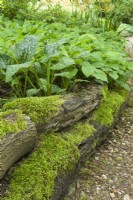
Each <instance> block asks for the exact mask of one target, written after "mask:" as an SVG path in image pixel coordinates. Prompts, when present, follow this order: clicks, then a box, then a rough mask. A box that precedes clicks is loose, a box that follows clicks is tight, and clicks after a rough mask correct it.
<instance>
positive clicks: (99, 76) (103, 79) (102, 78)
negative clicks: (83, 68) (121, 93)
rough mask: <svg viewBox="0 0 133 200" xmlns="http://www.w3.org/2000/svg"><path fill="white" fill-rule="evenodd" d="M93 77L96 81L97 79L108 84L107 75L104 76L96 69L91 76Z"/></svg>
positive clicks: (103, 73)
mask: <svg viewBox="0 0 133 200" xmlns="http://www.w3.org/2000/svg"><path fill="white" fill-rule="evenodd" d="M93 76H94V77H95V78H96V79H99V80H101V81H106V82H108V79H107V75H106V74H105V72H103V71H101V70H99V69H97V70H96V71H95V73H94V74H93Z"/></svg>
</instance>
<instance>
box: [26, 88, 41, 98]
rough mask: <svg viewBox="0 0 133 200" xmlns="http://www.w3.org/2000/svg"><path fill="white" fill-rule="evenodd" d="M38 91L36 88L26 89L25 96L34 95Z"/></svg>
mask: <svg viewBox="0 0 133 200" xmlns="http://www.w3.org/2000/svg"><path fill="white" fill-rule="evenodd" d="M38 92H40V89H36V88H32V89H28V90H27V91H26V96H27V97H31V96H33V95H36V94H37V93H38Z"/></svg>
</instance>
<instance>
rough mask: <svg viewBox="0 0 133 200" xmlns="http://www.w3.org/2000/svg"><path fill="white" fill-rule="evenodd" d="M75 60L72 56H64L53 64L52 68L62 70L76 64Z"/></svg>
mask: <svg viewBox="0 0 133 200" xmlns="http://www.w3.org/2000/svg"><path fill="white" fill-rule="evenodd" d="M74 64H75V62H74V60H73V59H72V58H70V57H68V56H63V57H62V58H61V59H60V61H59V63H57V64H56V65H53V66H52V67H51V69H52V70H61V69H65V68H67V67H69V66H71V65H74Z"/></svg>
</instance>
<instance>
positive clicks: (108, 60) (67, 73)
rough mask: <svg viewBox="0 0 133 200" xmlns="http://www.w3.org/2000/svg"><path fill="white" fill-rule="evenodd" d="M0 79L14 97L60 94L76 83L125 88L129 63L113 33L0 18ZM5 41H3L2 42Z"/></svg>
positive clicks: (81, 27) (57, 24)
mask: <svg viewBox="0 0 133 200" xmlns="http://www.w3.org/2000/svg"><path fill="white" fill-rule="evenodd" d="M0 23H1V30H2V31H1V32H0V36H1V43H0V72H1V74H0V76H1V79H2V80H3V81H5V82H6V83H7V84H9V85H10V87H11V88H12V92H13V94H14V95H15V96H16V97H25V96H32V95H38V96H42V95H51V94H60V93H64V92H65V91H67V90H68V89H69V87H70V85H74V84H76V82H77V81H78V82H79V81H81V82H87V81H88V82H89V81H92V80H95V81H96V82H99V83H108V84H109V85H112V84H114V83H118V84H119V85H121V86H122V87H124V88H126V89H129V87H128V85H127V84H126V79H127V74H128V71H129V69H130V70H131V69H132V66H131V65H132V64H131V63H130V66H129V63H128V62H127V61H126V54H124V42H123V41H122V39H121V38H120V37H118V36H117V34H116V33H115V32H113V31H112V32H105V33H99V34H96V33H95V29H93V30H91V29H90V27H89V26H88V24H86V25H82V26H80V27H78V26H75V28H74V30H73V28H71V27H67V25H64V24H62V23H54V24H47V23H45V22H44V23H42V22H36V21H35V22H33V21H25V22H24V23H22V24H21V23H20V24H19V23H17V21H15V22H9V21H5V22H3V18H1V22H0ZM4 41H5V42H4Z"/></svg>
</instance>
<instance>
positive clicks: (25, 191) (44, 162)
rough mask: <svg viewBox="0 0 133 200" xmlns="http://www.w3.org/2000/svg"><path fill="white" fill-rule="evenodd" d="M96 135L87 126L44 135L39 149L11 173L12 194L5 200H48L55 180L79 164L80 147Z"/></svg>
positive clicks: (84, 124)
mask: <svg viewBox="0 0 133 200" xmlns="http://www.w3.org/2000/svg"><path fill="white" fill-rule="evenodd" d="M93 133H94V128H93V127H92V126H90V125H88V122H87V123H79V124H77V125H75V127H74V128H73V129H72V130H70V131H69V132H68V133H62V134H60V135H59V134H55V133H49V134H48V135H42V136H41V142H40V144H39V146H40V147H38V149H36V151H35V152H33V153H32V155H31V156H29V157H28V159H26V160H24V161H23V162H21V166H18V167H16V169H15V170H14V171H13V172H12V174H11V176H12V178H11V183H10V192H9V194H8V196H7V197H6V198H5V200H20V199H23V200H27V199H28V200H32V199H35V200H45V199H46V200H48V199H50V197H51V195H52V193H53V191H54V184H55V178H56V177H57V176H60V175H67V173H69V172H70V171H71V170H72V169H73V168H74V166H75V164H76V163H77V162H78V159H79V157H80V150H79V149H78V146H77V144H79V143H80V142H81V141H83V140H84V139H85V138H86V137H89V136H90V135H92V134H93Z"/></svg>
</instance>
